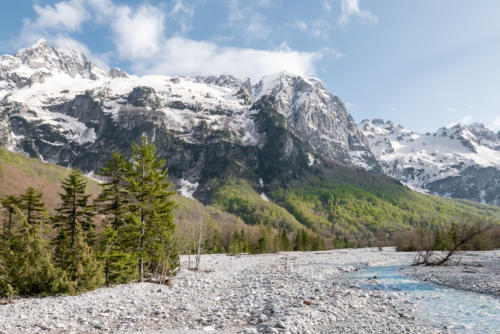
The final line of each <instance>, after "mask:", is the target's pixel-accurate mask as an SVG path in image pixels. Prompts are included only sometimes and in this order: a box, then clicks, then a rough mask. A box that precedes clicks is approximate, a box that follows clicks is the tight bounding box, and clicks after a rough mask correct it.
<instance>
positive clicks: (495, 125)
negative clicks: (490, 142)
mask: <svg viewBox="0 0 500 334" xmlns="http://www.w3.org/2000/svg"><path fill="white" fill-rule="evenodd" d="M489 127H490V128H491V129H492V130H493V131H500V117H495V118H494V119H493V121H492V122H491V123H490V124H489Z"/></svg>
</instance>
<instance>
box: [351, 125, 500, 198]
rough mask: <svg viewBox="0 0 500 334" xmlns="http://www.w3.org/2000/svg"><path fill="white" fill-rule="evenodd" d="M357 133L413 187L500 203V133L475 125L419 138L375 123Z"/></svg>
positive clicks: (388, 169)
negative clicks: (360, 133) (362, 135)
mask: <svg viewBox="0 0 500 334" xmlns="http://www.w3.org/2000/svg"><path fill="white" fill-rule="evenodd" d="M359 129H360V131H362V133H363V134H364V136H365V137H366V138H367V140H368V142H369V145H370V148H371V150H372V152H373V153H374V154H375V156H376V157H377V160H378V161H379V162H380V164H381V166H382V169H383V171H384V173H386V174H387V175H390V176H392V177H394V178H396V179H398V180H401V182H403V183H405V184H406V185H408V186H409V187H411V188H414V189H416V190H419V191H424V192H429V193H433V194H436V195H440V196H446V197H453V198H463V199H469V200H473V201H477V202H482V203H488V204H494V205H500V132H499V133H494V132H493V131H491V130H489V129H487V128H486V127H484V126H483V125H482V124H477V123H476V124H471V125H461V124H457V125H455V126H452V127H449V128H440V129H438V130H437V131H436V132H435V133H426V134H420V133H415V132H412V131H409V130H407V129H405V128H403V127H402V126H395V125H394V124H393V123H392V122H390V121H387V122H385V121H382V120H377V119H375V120H371V121H370V120H365V121H363V122H361V123H360V124H359Z"/></svg>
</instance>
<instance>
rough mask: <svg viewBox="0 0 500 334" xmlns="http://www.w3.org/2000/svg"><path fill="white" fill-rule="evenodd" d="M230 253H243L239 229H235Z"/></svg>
mask: <svg viewBox="0 0 500 334" xmlns="http://www.w3.org/2000/svg"><path fill="white" fill-rule="evenodd" d="M229 253H231V254H238V253H241V237H240V234H239V233H238V231H234V233H233V238H232V239H231V243H230V244H229Z"/></svg>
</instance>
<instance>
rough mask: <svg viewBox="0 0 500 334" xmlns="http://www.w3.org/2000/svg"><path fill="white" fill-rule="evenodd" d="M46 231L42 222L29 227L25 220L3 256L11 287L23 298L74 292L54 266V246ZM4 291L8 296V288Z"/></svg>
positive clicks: (11, 238)
mask: <svg viewBox="0 0 500 334" xmlns="http://www.w3.org/2000/svg"><path fill="white" fill-rule="evenodd" d="M21 215H22V214H21ZM42 231H43V223H42V222H40V223H39V224H36V225H29V224H28V223H27V222H26V219H25V218H24V217H23V218H22V219H21V224H20V226H19V227H18V228H16V229H15V230H13V231H12V233H11V236H10V238H9V239H8V240H7V241H6V243H7V249H8V251H7V252H4V254H3V258H4V261H5V268H8V269H7V271H4V273H5V274H6V276H7V282H8V284H9V285H10V286H11V287H12V288H13V289H14V291H15V292H16V293H18V294H20V295H39V294H54V293H72V292H74V284H72V283H71V282H69V281H68V279H67V276H66V274H65V273H64V272H63V271H62V270H60V269H58V268H57V267H56V266H55V265H54V262H53V252H52V247H51V246H50V244H49V242H48V239H47V237H46V236H45V235H44V234H43V232H42ZM2 290H4V293H5V290H6V289H5V287H4V288H3V289H2Z"/></svg>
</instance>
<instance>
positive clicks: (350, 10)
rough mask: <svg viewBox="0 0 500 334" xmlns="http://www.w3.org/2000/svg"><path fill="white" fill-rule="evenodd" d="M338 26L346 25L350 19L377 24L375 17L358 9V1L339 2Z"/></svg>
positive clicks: (343, 0) (346, 0) (345, 0)
mask: <svg viewBox="0 0 500 334" xmlns="http://www.w3.org/2000/svg"><path fill="white" fill-rule="evenodd" d="M340 8H341V13H340V18H339V23H340V25H346V24H347V23H349V22H350V21H351V18H352V17H358V18H360V19H361V20H363V21H364V22H368V23H377V17H376V16H375V15H373V14H372V13H370V12H369V11H366V10H361V9H360V8H359V0H341V2H340Z"/></svg>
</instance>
